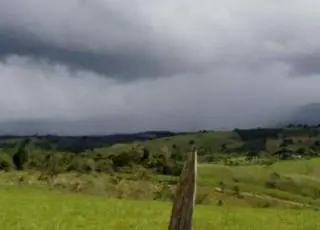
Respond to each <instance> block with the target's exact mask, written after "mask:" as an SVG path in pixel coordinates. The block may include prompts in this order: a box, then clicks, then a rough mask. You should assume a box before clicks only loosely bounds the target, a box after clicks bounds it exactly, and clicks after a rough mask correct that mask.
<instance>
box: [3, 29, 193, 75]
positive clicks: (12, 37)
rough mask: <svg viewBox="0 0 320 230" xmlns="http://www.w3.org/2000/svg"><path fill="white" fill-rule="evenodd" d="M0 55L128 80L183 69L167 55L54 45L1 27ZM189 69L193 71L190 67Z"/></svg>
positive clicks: (140, 51)
mask: <svg viewBox="0 0 320 230" xmlns="http://www.w3.org/2000/svg"><path fill="white" fill-rule="evenodd" d="M0 32H1V33H0V58H2V60H3V59H5V58H6V57H7V56H8V55H12V54H16V55H22V56H31V57H33V58H34V59H39V60H41V59H46V60H48V61H51V62H53V63H60V64H66V65H69V66H70V68H72V69H79V70H91V71H94V72H97V73H98V74H103V75H108V76H111V77H114V78H116V79H117V80H125V81H131V80H135V79H137V78H150V77H157V76H167V75H173V74H177V73H180V72H184V71H185V69H184V66H183V65H181V63H179V61H178V60H172V59H170V57H167V58H164V57H162V58H161V57H156V56H155V55H153V54H152V53H151V52H148V51H147V50H139V51H137V52H136V53H130V52H128V53H124V54H122V53H121V54H119V53H108V52H106V53H95V52H87V51H81V50H70V49H67V48H61V47H55V46H53V45H50V44H46V43H45V42H42V41H37V40H35V39H34V38H29V37H27V36H26V35H25V34H23V33H21V34H19V33H17V32H12V31H10V30H6V31H0ZM189 71H192V70H191V69H190V70H189Z"/></svg>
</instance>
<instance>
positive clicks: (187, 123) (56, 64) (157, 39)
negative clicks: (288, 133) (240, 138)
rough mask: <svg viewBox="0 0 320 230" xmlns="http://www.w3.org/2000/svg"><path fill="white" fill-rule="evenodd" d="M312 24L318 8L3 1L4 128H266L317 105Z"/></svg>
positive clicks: (176, 1)
mask: <svg viewBox="0 0 320 230" xmlns="http://www.w3.org/2000/svg"><path fill="white" fill-rule="evenodd" d="M319 22H320V2H319V1H317V0H305V1H301V0H290V1H289V0H280V1H279V0H277V1H276V0H269V1H265V0H263V1H262V0H242V1H238V0H224V1H217V0H198V1H194V0H161V1H156V0H153V1H150V0H121V1H116V0H55V1H51V0H50V1H49V0H1V1H0V124H1V125H2V126H0V132H1V130H2V131H3V130H4V131H8V129H9V131H11V132H27V131H29V132H47V133H60V134H66V133H68V134H81V133H84V134H87V133H96V134H98V133H99V134H100V133H114V132H136V131H144V130H173V131H193V130H199V129H230V128H235V127H240V128H242V127H256V126H263V125H269V124H272V123H274V122H275V121H277V119H279V117H281V116H282V115H283V114H284V113H286V112H287V111H289V110H290V109H292V108H295V107H299V106H301V105H304V104H308V103H314V102H319V101H318V100H319V98H320V90H319V85H320V76H319V75H320V74H319V73H320V33H317V31H319V30H320V23H319ZM10 129H11V130H10Z"/></svg>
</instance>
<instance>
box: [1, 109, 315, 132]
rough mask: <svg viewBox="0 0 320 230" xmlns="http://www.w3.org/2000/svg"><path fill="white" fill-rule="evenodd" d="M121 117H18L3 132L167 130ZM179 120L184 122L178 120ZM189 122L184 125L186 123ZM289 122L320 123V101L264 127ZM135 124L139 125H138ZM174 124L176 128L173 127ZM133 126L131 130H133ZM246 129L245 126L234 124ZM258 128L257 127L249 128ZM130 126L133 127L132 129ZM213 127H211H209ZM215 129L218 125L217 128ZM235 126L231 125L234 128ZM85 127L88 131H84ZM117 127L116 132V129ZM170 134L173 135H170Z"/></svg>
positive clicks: (3, 126) (271, 118)
mask: <svg viewBox="0 0 320 230" xmlns="http://www.w3.org/2000/svg"><path fill="white" fill-rule="evenodd" d="M118 119H119V117H114V118H112V119H111V120H110V119H109V120H108V122H106V120H105V119H104V118H103V117H95V118H91V119H84V120H70V121H55V120H41V119H34V120H18V121H10V122H0V135H25V136H28V135H35V134H38V135H62V136H63V135H66V136H74V135H76V136H83V135H108V134H109V135H110V134H114V133H121V134H125V133H126V134H139V133H140V132H139V131H142V132H143V131H144V130H138V129H137V128H134V127H132V124H134V125H135V124H139V125H138V126H140V127H143V126H146V127H148V128H150V130H153V131H159V132H160V133H161V132H162V131H163V130H158V129H155V128H154V127H156V126H157V125H156V124H151V123H150V122H149V123H147V121H145V120H144V119H140V118H138V119H137V118H132V119H121V118H120V120H123V121H126V122H121V123H120V124H119V120H118ZM176 122H180V121H179V120H176ZM186 123H187V122H185V123H183V124H181V125H182V126H183V125H184V124H186ZM288 124H308V125H317V124H320V103H311V104H307V105H304V106H301V107H298V108H295V109H292V110H290V111H286V112H284V113H283V112H281V113H280V115H279V114H278V115H275V116H269V117H268V122H267V124H261V126H263V127H266V128H267V127H275V126H276V127H281V126H286V125H288ZM171 125H173V126H174V125H175V123H172V122H171V123H170V124H169V123H168V126H169V127H171ZM138 126H135V127H138ZM173 126H172V127H173ZM129 128H131V129H129ZM233 128H244V127H233ZM248 128H255V127H248ZM128 129H129V130H128ZM208 129H210V128H208ZM213 129H214V128H213ZM231 129H232V128H230V130H231ZM84 130H85V132H84ZM115 130H116V132H115ZM170 131H172V132H188V131H190V132H194V131H196V130H188V129H187V130H180V131H178V130H170ZM169 135H170V134H169Z"/></svg>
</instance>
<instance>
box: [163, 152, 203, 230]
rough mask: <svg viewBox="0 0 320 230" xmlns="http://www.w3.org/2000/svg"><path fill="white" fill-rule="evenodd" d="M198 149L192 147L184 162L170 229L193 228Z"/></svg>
mask: <svg viewBox="0 0 320 230" xmlns="http://www.w3.org/2000/svg"><path fill="white" fill-rule="evenodd" d="M196 179H197V151H196V149H195V148H193V149H192V152H191V154H189V156H188V159H187V161H186V162H185V164H184V167H183V170H182V173H181V175H180V182H179V184H178V186H177V190H176V194H175V197H174V200H173V206H172V211H171V218H170V223H169V228H168V230H191V229H192V216H193V208H194V205H195V198H196Z"/></svg>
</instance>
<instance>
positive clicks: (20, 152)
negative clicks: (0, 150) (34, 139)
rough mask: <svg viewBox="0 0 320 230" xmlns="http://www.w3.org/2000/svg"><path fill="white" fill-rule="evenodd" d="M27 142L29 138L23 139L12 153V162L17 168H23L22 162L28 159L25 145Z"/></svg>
mask: <svg viewBox="0 0 320 230" xmlns="http://www.w3.org/2000/svg"><path fill="white" fill-rule="evenodd" d="M29 143H30V139H29V138H27V139H25V140H23V141H22V142H21V143H20V144H19V146H18V148H17V150H16V152H15V154H14V155H13V158H12V162H13V164H14V166H15V167H16V169H17V170H23V169H24V164H25V163H27V161H28V152H27V151H26V147H27V145H28V144H29Z"/></svg>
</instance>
